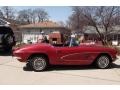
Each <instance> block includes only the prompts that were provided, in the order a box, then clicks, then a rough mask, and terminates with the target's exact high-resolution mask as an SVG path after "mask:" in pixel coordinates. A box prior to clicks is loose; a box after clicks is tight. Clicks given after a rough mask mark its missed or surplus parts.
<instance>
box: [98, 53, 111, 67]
mask: <svg viewBox="0 0 120 90" xmlns="http://www.w3.org/2000/svg"><path fill="white" fill-rule="evenodd" d="M110 64H111V62H110V58H109V57H108V56H107V55H101V56H100V57H98V58H97V60H96V66H97V67H98V68H100V69H106V68H109V67H110Z"/></svg>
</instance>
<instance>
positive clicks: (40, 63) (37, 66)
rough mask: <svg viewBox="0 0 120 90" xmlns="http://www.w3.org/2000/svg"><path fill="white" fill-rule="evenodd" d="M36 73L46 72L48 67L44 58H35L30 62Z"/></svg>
mask: <svg viewBox="0 0 120 90" xmlns="http://www.w3.org/2000/svg"><path fill="white" fill-rule="evenodd" d="M29 63H30V66H31V68H32V69H33V70H34V71H44V70H45V69H46V68H47V66H48V63H47V59H46V58H45V57H43V56H34V57H33V58H32V59H31V61H30V62H29Z"/></svg>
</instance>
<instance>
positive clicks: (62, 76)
mask: <svg viewBox="0 0 120 90" xmlns="http://www.w3.org/2000/svg"><path fill="white" fill-rule="evenodd" d="M23 66H25V64H24V63H20V62H18V61H17V60H15V59H14V58H12V57H11V56H9V55H5V56H4V55H0V84H30V85H33V84H53V85H54V84H62V85H64V84H120V60H117V61H116V62H114V65H113V68H111V69H95V68H93V67H92V66H83V67H79V66H62V67H60V66H54V67H51V68H50V69H49V70H48V71H45V72H34V71H24V70H23Z"/></svg>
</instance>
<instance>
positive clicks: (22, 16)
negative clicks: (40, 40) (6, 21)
mask: <svg viewBox="0 0 120 90" xmlns="http://www.w3.org/2000/svg"><path fill="white" fill-rule="evenodd" d="M17 20H18V21H20V22H21V23H26V24H30V23H32V10H31V9H25V10H21V11H19V12H18V16H17Z"/></svg>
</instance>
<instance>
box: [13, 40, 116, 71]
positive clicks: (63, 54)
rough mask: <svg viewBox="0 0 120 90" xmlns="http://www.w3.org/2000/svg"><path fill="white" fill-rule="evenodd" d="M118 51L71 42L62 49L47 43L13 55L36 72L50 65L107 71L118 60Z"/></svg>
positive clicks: (32, 45) (18, 50)
mask: <svg viewBox="0 0 120 90" xmlns="http://www.w3.org/2000/svg"><path fill="white" fill-rule="evenodd" d="M116 54H117V51H116V50H115V49H113V48H108V47H104V46H100V45H99V46H98V45H77V44H76V43H75V42H72V43H71V42H70V43H69V45H68V44H67V45H64V46H62V47H60V46H59V47H57V46H53V45H50V44H46V43H39V44H31V45H26V46H23V47H20V48H17V49H15V50H14V51H13V55H14V56H15V57H16V58H17V59H18V60H19V61H20V62H25V63H26V65H27V66H29V67H31V68H32V69H33V70H34V71H43V70H45V69H46V68H47V66H48V65H90V64H93V63H94V65H96V66H97V67H98V68H100V69H105V68H108V67H109V66H110V64H111V63H112V62H113V61H115V60H116Z"/></svg>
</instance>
